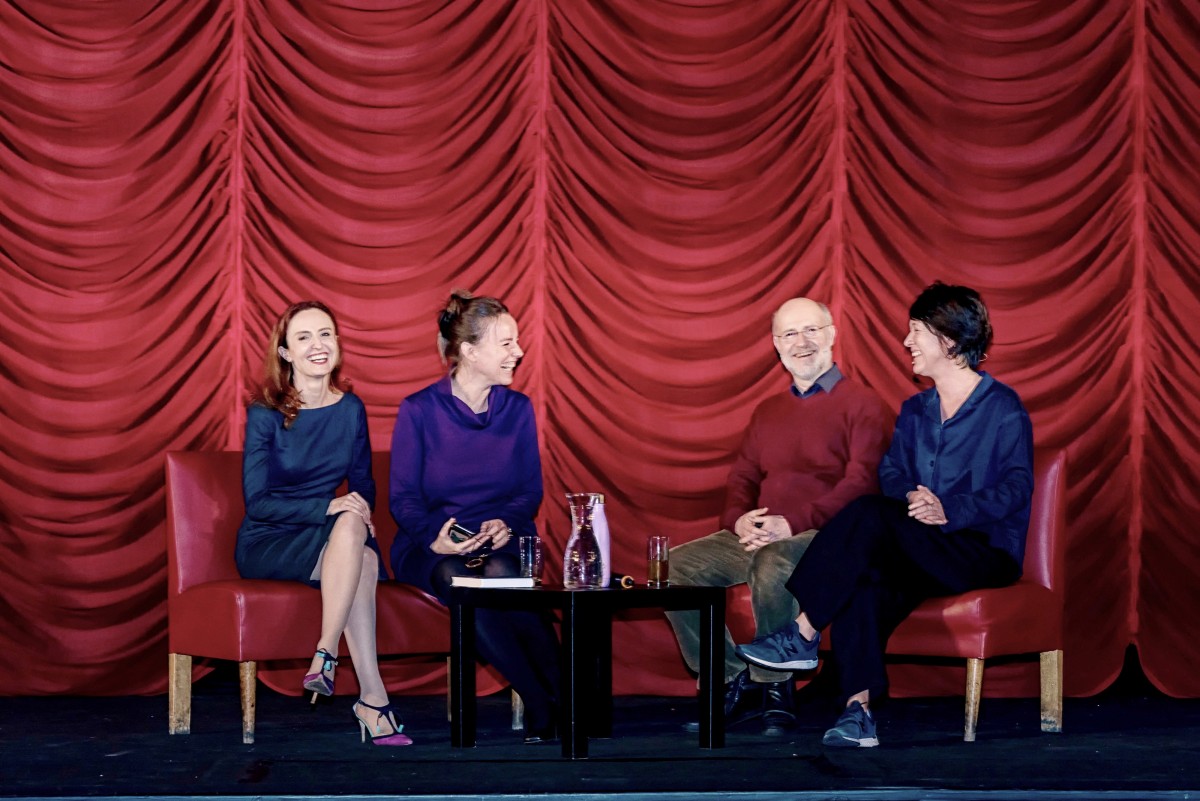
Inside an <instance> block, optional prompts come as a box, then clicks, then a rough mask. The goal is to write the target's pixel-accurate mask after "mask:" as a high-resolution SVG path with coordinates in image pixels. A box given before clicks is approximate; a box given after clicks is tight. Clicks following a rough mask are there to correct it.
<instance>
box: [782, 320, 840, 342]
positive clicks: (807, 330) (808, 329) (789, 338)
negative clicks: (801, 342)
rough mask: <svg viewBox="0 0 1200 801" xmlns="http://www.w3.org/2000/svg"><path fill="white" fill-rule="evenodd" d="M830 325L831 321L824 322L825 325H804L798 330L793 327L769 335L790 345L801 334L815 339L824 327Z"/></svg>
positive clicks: (806, 337)
mask: <svg viewBox="0 0 1200 801" xmlns="http://www.w3.org/2000/svg"><path fill="white" fill-rule="evenodd" d="M831 325H833V323H826V324H825V325H806V326H804V327H803V328H801V329H800V330H799V331H797V330H796V329H794V328H793V329H789V330H787V331H784V332H783V333H782V334H772V335H771V336H773V337H775V338H776V339H778V340H779V341H780V342H782V343H783V344H785V345H791V344H792V343H793V342H795V341H796V340H797V339H799V338H800V337H801V336H803V337H804V338H805V339H816V338H817V336H818V335H819V334H820V333H821V331H822V330H823V329H826V328H828V327H829V326H831Z"/></svg>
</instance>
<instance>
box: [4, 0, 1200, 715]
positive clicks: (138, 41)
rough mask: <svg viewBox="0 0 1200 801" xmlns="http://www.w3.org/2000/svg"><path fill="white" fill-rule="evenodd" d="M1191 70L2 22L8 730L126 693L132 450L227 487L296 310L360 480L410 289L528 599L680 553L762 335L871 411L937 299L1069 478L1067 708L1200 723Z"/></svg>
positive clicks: (794, 28) (878, 16)
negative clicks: (481, 464) (562, 563)
mask: <svg viewBox="0 0 1200 801" xmlns="http://www.w3.org/2000/svg"><path fill="white" fill-rule="evenodd" d="M1198 43H1200V10H1198V9H1196V8H1194V4H1192V3H1188V2H1187V0H1133V2H1125V0H1082V1H1081V2H1076V3H1071V4H1052V3H1027V2H1018V1H1017V0H1001V2H994V1H993V0H953V2H941V1H940V0H903V1H902V0H811V2H801V3H796V2H791V1H790V0H689V2H686V3H678V2H666V0H605V1H604V2H601V1H600V0H593V1H588V2H574V1H573V0H571V1H568V0H496V1H495V2H488V3H478V2H469V1H468V0H410V2H406V3H404V4H399V5H398V7H395V6H394V5H389V6H387V7H386V8H376V7H375V4H362V5H350V4H296V3H292V2H286V1H285V0H206V1H205V2H184V1H183V0H163V2H129V3H120V4H86V3H80V4H63V3H51V2H31V1H29V0H0V276H2V278H3V282H4V289H5V292H4V293H3V294H0V340H2V341H3V343H4V347H3V349H2V350H0V414H2V415H3V419H4V421H5V423H6V425H5V426H4V427H3V429H2V430H0V444H2V446H3V447H2V448H0V547H2V548H3V549H4V551H5V552H6V554H7V557H6V559H4V567H3V571H4V574H5V575H4V583H3V587H4V590H3V593H2V594H0V612H2V614H0V649H3V650H5V651H6V652H10V653H22V654H26V655H27V658H26V659H24V660H22V661H21V662H19V663H17V664H16V665H14V666H13V669H12V673H11V681H10V682H9V683H8V684H7V685H6V687H5V688H4V690H3V692H5V693H11V694H50V693H84V694H128V693H149V692H161V691H162V690H163V689H164V688H165V680H166V676H165V673H166V672H165V670H164V669H163V668H164V665H165V653H166V638H165V634H166V603H165V595H166V593H165V546H164V537H163V532H164V522H163V516H164V513H165V511H164V505H163V470H162V462H163V454H164V453H166V452H167V451H170V450H178V449H222V448H237V447H240V443H241V437H242V425H243V421H244V405H245V401H246V397H247V394H248V392H249V391H250V389H251V388H252V387H253V385H254V383H255V381H256V380H257V379H258V375H259V373H260V370H261V361H262V356H263V353H262V350H263V347H264V346H265V341H266V336H267V332H268V330H269V328H270V325H271V323H272V322H273V321H274V319H275V317H276V315H277V314H278V313H279V312H280V311H281V310H282V308H283V307H285V306H286V305H287V304H288V303H289V302H291V301H294V300H297V299H301V298H306V297H315V298H319V299H321V300H323V301H325V302H327V303H328V304H329V305H330V306H331V307H332V308H333V309H334V310H335V312H337V314H338V316H339V318H340V321H341V324H342V338H343V344H344V347H345V352H346V364H347V372H348V374H349V376H350V377H351V379H352V380H353V381H354V384H355V390H356V392H358V394H359V395H360V396H362V397H363V399H364V401H365V402H366V404H367V408H368V412H369V417H370V426H371V436H372V444H373V445H374V447H375V448H377V449H384V448H387V447H389V445H390V437H391V429H392V419H393V417H394V414H395V410H396V407H397V406H398V404H399V403H400V401H401V400H402V399H403V398H404V397H405V396H406V395H407V394H409V393H410V392H413V391H415V390H417V389H419V388H420V387H422V386H424V385H426V384H428V383H430V382H432V381H433V380H435V379H436V378H437V377H438V376H440V375H441V374H442V371H443V369H444V368H443V367H442V365H441V364H440V363H439V361H438V359H437V356H436V351H435V346H434V336H435V332H436V329H435V322H434V320H435V314H436V312H437V310H438V309H439V308H440V306H441V304H442V302H443V301H444V300H445V298H446V296H447V295H448V294H449V292H450V290H451V289H453V288H456V287H464V288H468V289H471V290H473V291H476V292H482V293H488V294H495V295H498V296H500V297H502V298H504V299H505V301H506V302H507V303H508V304H509V305H510V307H511V308H512V309H513V311H514V312H515V314H516V316H517V319H518V321H519V323H520V325H521V338H522V344H523V346H524V347H525V349H526V351H527V353H528V355H527V357H526V359H525V362H524V364H523V365H522V367H521V369H520V371H519V374H518V378H517V384H516V386H517V388H518V389H521V390H522V391H524V392H526V393H528V394H530V395H531V397H532V398H533V399H534V403H535V405H536V409H537V412H538V421H539V433H540V436H541V445H542V449H543V457H544V459H543V461H544V469H545V480H546V500H545V503H544V504H543V508H542V513H541V516H540V521H541V525H542V530H543V535H544V536H545V537H546V538H547V540H548V541H549V550H550V558H549V561H548V563H549V568H548V569H549V570H552V571H553V570H556V569H557V566H556V564H555V563H556V562H557V560H558V559H559V558H560V555H561V548H562V543H563V541H564V540H565V538H566V535H567V533H568V527H569V520H568V516H567V513H566V507H565V501H564V499H563V497H562V494H563V493H564V492H567V491H592V490H595V491H602V492H604V493H605V494H606V495H607V498H608V515H609V521H610V524H611V526H612V529H613V532H614V563H615V564H614V567H615V569H616V570H617V571H619V572H627V573H631V574H633V575H635V576H640V574H641V572H642V571H644V567H643V565H644V563H645V558H644V553H643V550H644V543H645V538H646V536H647V535H649V534H651V533H661V534H667V535H669V536H670V537H671V538H672V541H673V542H675V543H678V542H682V541H685V540H688V539H692V538H695V537H699V536H703V535H706V534H708V533H710V532H711V531H712V530H714V527H715V526H716V519H717V515H718V512H719V510H720V508H721V503H722V492H723V486H724V481H725V475H726V471H727V469H728V466H729V464H730V462H731V456H732V452H733V451H734V449H735V448H736V447H737V444H738V442H739V440H740V437H741V433H742V430H743V428H744V426H745V424H746V422H747V420H748V419H749V416H750V413H751V411H752V410H753V408H754V406H755V405H756V404H757V403H758V402H759V401H760V400H761V399H762V398H763V397H765V396H766V395H768V394H770V393H773V392H780V391H785V389H786V385H787V382H788V378H787V376H786V374H785V373H784V372H783V371H782V370H781V369H780V368H779V366H778V363H777V359H776V357H775V354H774V351H773V349H772V347H771V343H770V338H769V317H770V314H771V312H772V311H773V310H774V309H775V308H776V307H777V306H778V305H779V304H780V303H781V302H782V301H784V300H785V299H787V298H789V297H792V296H795V295H809V296H812V297H815V298H817V299H820V300H824V301H826V302H827V303H829V304H830V305H831V306H832V308H833V311H834V313H835V315H836V317H837V323H838V337H837V344H836V349H835V357H836V359H837V361H838V362H839V364H840V365H841V366H842V368H843V369H844V370H845V371H846V372H847V373H849V374H851V375H854V376H856V377H858V378H860V379H862V380H863V381H865V382H866V383H868V384H870V385H871V386H873V387H874V388H875V389H876V390H877V391H878V392H879V393H880V394H881V395H882V396H883V397H884V398H885V399H886V400H887V402H888V403H889V404H890V405H892V406H895V407H898V406H899V403H900V402H901V401H902V400H903V399H904V398H905V397H907V396H908V395H910V394H912V393H913V392H915V391H918V390H919V389H920V386H918V385H917V384H915V383H914V382H913V381H912V379H911V376H910V375H909V369H908V362H907V359H906V356H905V353H904V351H903V349H902V348H901V347H900V340H901V338H902V337H903V335H904V332H905V329H906V326H907V320H906V314H907V308H908V305H909V303H910V302H911V300H912V299H913V297H915V295H916V293H917V292H919V291H920V289H921V288H923V287H924V286H925V285H926V284H928V283H930V282H931V281H933V280H935V279H941V280H944V281H948V282H955V283H965V284H968V285H971V286H974V287H976V288H977V289H979V290H980V291H981V292H982V293H983V295H984V297H985V300H986V301H987V302H988V304H989V306H990V308H991V309H992V312H993V315H994V318H995V320H994V322H995V328H996V341H995V345H994V347H993V349H992V352H991V354H990V356H989V359H988V361H987V362H986V364H985V369H987V370H989V371H990V372H992V373H993V374H995V375H996V376H997V377H998V378H1000V379H1001V380H1003V381H1004V382H1006V383H1008V384H1009V385H1011V386H1013V387H1014V388H1015V389H1016V390H1017V391H1018V392H1019V393H1020V394H1021V397H1022V398H1023V399H1024V401H1025V404H1026V406H1027V407H1028V409H1029V410H1030V413H1031V415H1032V417H1033V420H1034V427H1035V438H1036V440H1037V442H1038V444H1039V445H1049V446H1057V447H1064V448H1066V449H1067V450H1068V451H1069V455H1070V467H1069V484H1070V490H1069V494H1070V501H1069V513H1068V518H1069V521H1068V522H1069V550H1068V572H1069V580H1068V599H1067V605H1068V606H1067V626H1068V629H1067V648H1066V688H1067V691H1068V692H1069V693H1072V694H1076V695H1086V694H1090V693H1094V692H1097V691H1099V690H1100V689H1102V688H1103V687H1105V686H1106V685H1107V684H1108V683H1109V682H1111V680H1112V679H1113V678H1114V677H1115V676H1116V674H1117V672H1118V671H1119V670H1120V668H1121V664H1122V658H1123V655H1124V650H1125V648H1126V647H1127V646H1128V645H1130V644H1133V645H1136V647H1137V650H1138V653H1139V656H1140V658H1141V661H1142V663H1143V665H1144V667H1145V669H1146V672H1147V675H1148V676H1149V677H1150V679H1151V680H1152V681H1153V682H1154V683H1155V685H1156V686H1158V687H1159V688H1161V689H1162V690H1164V691H1165V692H1168V693H1171V694H1173V695H1178V696H1198V695H1200V678H1197V676H1196V675H1195V674H1194V672H1193V671H1191V670H1190V669H1189V668H1188V666H1189V665H1190V664H1193V663H1195V662H1196V661H1197V660H1200V644H1197V643H1196V641H1195V638H1193V637H1191V636H1189V635H1190V631H1189V625H1190V620H1191V619H1192V618H1193V617H1195V615H1196V614H1197V613H1200V593H1198V592H1197V591H1196V590H1195V589H1194V587H1195V583H1194V581H1192V580H1191V576H1192V574H1194V573H1196V572H1197V571H1200V549H1198V548H1197V546H1196V544H1195V538H1194V537H1193V536H1192V535H1191V528H1190V523H1191V521H1192V520H1194V519H1196V518H1197V516H1200V502H1198V501H1197V499H1196V496H1195V494H1194V492H1193V491H1192V490H1193V487H1194V485H1195V484H1196V483H1197V480H1196V479H1197V467H1196V466H1197V464H1198V463H1200V436H1198V435H1197V433H1196V432H1197V431H1198V430H1200V405H1198V403H1197V401H1196V398H1197V397H1200V373H1198V371H1197V370H1196V368H1195V365H1196V363H1197V362H1198V361H1200V353H1197V348H1198V345H1197V342H1198V341H1200V322H1198V321H1200V308H1198V307H1200V272H1198V270H1197V267H1196V265H1197V263H1200V215H1198V214H1197V212H1196V209H1197V208H1200V189H1197V187H1198V186H1200V174H1198V170H1200V168H1198V167H1197V164H1200V146H1198V145H1197V144H1196V143H1197V141H1198V136H1197V134H1198V132H1200V111H1198V109H1200V44H1198ZM616 636H617V641H616V642H615V643H614V652H615V654H616V665H615V674H616V681H617V690H618V691H619V692H668V693H677V694H680V695H686V694H690V693H692V692H694V681H693V680H692V679H691V678H689V677H688V676H687V675H686V672H685V671H684V669H683V667H682V663H681V661H680V659H679V657H678V654H677V652H676V650H675V645H674V640H673V638H672V637H671V634H670V630H669V628H668V627H667V626H666V624H665V622H664V621H662V620H661V619H660V618H658V617H656V616H653V615H651V616H640V617H639V619H638V620H636V621H633V622H630V623H628V624H625V625H622V626H618V627H617V634H616ZM297 669H302V667H301V668H296V667H293V666H290V665H284V666H280V667H279V670H278V671H271V670H268V672H267V680H268V682H269V683H271V684H272V686H279V687H283V688H285V689H286V688H287V687H289V686H290V685H289V682H290V679H289V678H286V677H287V676H290V674H291V673H294V672H295V671H296V670H297ZM893 679H894V682H893V683H894V689H895V691H896V692H897V693H898V694H910V693H916V692H961V686H962V680H961V674H960V672H956V671H940V672H939V671H936V670H931V669H930V668H928V667H927V666H920V667H916V668H912V667H905V668H902V669H897V670H896V672H895V673H894V676H893ZM389 682H390V683H391V684H392V686H393V687H394V688H395V689H396V690H397V691H403V692H439V691H441V686H440V683H439V680H438V678H437V677H436V675H435V674H433V673H429V672H426V671H425V670H424V669H422V668H419V667H418V668H413V669H406V670H401V671H398V672H395V673H393V674H391V675H389ZM1035 685H1036V672H1035V671H1031V670H1029V669H1026V668H1023V667H1021V666H1019V665H1005V666H1001V667H1000V669H999V670H997V671H996V672H994V673H993V672H989V674H988V681H987V689H988V690H989V691H991V692H995V693H1003V694H1010V693H1016V694H1023V693H1029V692H1031V691H1032V688H1033V687H1035Z"/></svg>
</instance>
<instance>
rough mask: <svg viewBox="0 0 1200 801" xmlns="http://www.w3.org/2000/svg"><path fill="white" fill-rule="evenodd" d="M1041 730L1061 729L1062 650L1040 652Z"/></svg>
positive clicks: (1053, 730)
mask: <svg viewBox="0 0 1200 801" xmlns="http://www.w3.org/2000/svg"><path fill="white" fill-rule="evenodd" d="M1041 656H1042V731H1050V732H1056V731H1062V722H1063V709H1062V671H1063V652H1062V651H1061V650H1059V651H1043V652H1042V655H1041Z"/></svg>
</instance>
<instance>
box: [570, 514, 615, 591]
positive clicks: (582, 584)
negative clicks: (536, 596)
mask: <svg viewBox="0 0 1200 801" xmlns="http://www.w3.org/2000/svg"><path fill="white" fill-rule="evenodd" d="M567 503H568V504H570V507H571V538H570V539H569V540H567V547H566V549H565V550H564V551H563V586H564V587H566V588H567V589H569V590H573V589H585V588H588V587H603V586H604V584H603V581H604V557H603V555H602V553H601V551H600V543H599V542H597V540H596V530H595V526H594V524H595V521H594V515H595V512H596V505H597V503H598V504H600V509H601V515H603V509H604V496H603V495H601V494H599V493H597V492H568V493H567ZM605 529H606V530H607V526H605Z"/></svg>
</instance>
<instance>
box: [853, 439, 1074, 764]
mask: <svg viewBox="0 0 1200 801" xmlns="http://www.w3.org/2000/svg"><path fill="white" fill-rule="evenodd" d="M1033 485H1034V490H1033V509H1032V514H1031V516H1030V521H1029V535H1028V537H1027V539H1026V545H1025V569H1024V574H1023V575H1022V576H1021V578H1020V580H1019V581H1017V583H1016V584H1013V585H1012V586H1010V587H1002V588H999V589H989V590H976V591H974V592H968V593H963V594H962V595H954V596H950V597H948V598H933V599H930V600H928V601H925V602H924V603H922V604H921V605H920V606H919V607H917V608H916V610H914V611H913V613H912V614H911V615H909V616H908V617H907V618H906V619H905V620H904V622H903V623H901V624H900V626H899V628H897V629H896V631H895V632H894V633H893V634H892V637H891V639H890V640H888V646H887V652H888V653H889V654H904V655H911V656H936V657H957V658H964V659H966V660H967V686H966V722H965V725H964V728H963V739H964V740H965V741H967V742H974V740H975V728H976V724H977V723H978V720H979V699H980V696H981V694H982V691H983V666H984V660H985V659H990V658H992V657H995V656H1007V655H1016V654H1033V653H1038V654H1040V655H1041V707H1042V731H1047V732H1058V731H1062V666H1063V652H1062V646H1063V637H1062V622H1063V563H1064V558H1063V553H1064V551H1065V549H1066V542H1065V539H1066V537H1065V533H1064V530H1065V528H1066V523H1065V511H1066V486H1065V485H1066V454H1065V452H1064V451H1061V450H1055V451H1048V450H1039V451H1038V452H1037V453H1036V454H1035V456H1034V469H1033ZM833 636H834V637H837V632H836V631H834V632H833Z"/></svg>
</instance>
